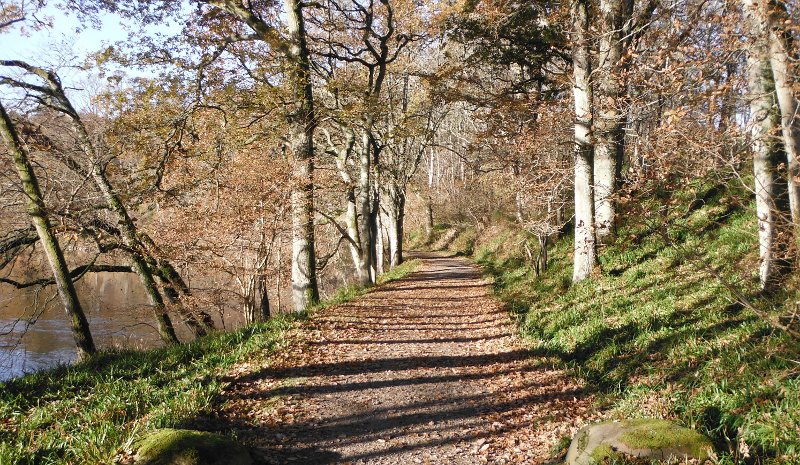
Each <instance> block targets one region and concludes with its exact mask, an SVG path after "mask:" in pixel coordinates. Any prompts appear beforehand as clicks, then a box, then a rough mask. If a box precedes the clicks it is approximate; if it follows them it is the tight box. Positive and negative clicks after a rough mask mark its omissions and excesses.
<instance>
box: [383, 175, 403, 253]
mask: <svg viewBox="0 0 800 465" xmlns="http://www.w3.org/2000/svg"><path fill="white" fill-rule="evenodd" d="M384 198H386V200H387V202H386V203H385V205H386V213H387V215H386V216H387V223H388V224H387V228H388V239H389V269H392V268H394V267H396V266H397V265H399V264H401V263H403V222H404V220H405V203H406V197H405V192H403V189H402V187H397V186H394V185H389V186H388V189H387V195H385V196H384Z"/></svg>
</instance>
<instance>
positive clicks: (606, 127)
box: [594, 0, 632, 243]
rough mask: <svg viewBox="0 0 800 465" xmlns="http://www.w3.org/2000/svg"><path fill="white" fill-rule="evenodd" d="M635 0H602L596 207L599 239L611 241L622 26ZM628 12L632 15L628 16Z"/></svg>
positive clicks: (619, 150)
mask: <svg viewBox="0 0 800 465" xmlns="http://www.w3.org/2000/svg"><path fill="white" fill-rule="evenodd" d="M629 5H632V2H631V1H627V2H626V1H625V0H600V17H599V19H600V32H601V35H600V43H599V50H598V51H599V54H598V55H599V56H598V69H597V76H598V77H597V82H596V84H597V85H596V91H595V94H594V103H596V104H597V108H598V118H597V120H596V121H595V132H594V136H595V140H594V208H595V237H596V239H597V242H599V243H604V242H608V240H609V239H611V238H612V237H613V235H614V225H615V222H616V203H615V201H614V196H615V194H616V189H617V177H618V173H619V168H620V165H621V162H622V152H623V141H624V137H622V136H623V124H624V117H623V112H622V111H621V109H620V104H621V103H622V102H621V96H622V92H623V88H624V82H623V77H622V73H621V61H622V52H623V43H624V41H623V37H622V29H623V24H624V22H625V21H626V20H627V19H629V16H630V14H629V13H628V9H629ZM626 16H628V17H626Z"/></svg>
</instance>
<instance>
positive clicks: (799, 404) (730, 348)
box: [439, 187, 800, 464]
mask: <svg viewBox="0 0 800 465" xmlns="http://www.w3.org/2000/svg"><path fill="white" fill-rule="evenodd" d="M703 197H705V198H704V201H702V202H698V200H697V199H698V198H703ZM737 197H738V199H739V201H738V202H737V200H736V199H737ZM670 202H671V203H672V206H673V208H671V209H670V211H671V212H673V213H670V214H668V215H666V216H664V215H659V214H654V215H652V216H650V215H646V214H645V215H644V216H642V217H631V216H628V218H629V220H628V221H627V223H626V224H625V225H623V226H622V227H621V228H620V230H619V234H618V237H619V239H618V240H617V241H616V243H615V244H612V245H610V246H608V247H605V248H604V249H602V250H601V256H600V259H601V264H602V270H603V271H602V273H600V274H599V275H598V276H597V277H596V278H593V279H590V280H587V281H585V282H583V283H581V284H578V285H572V284H571V276H572V265H571V254H572V250H571V248H572V238H571V237H564V238H562V239H560V240H559V241H557V243H555V244H554V246H553V247H552V249H551V251H550V267H549V269H548V271H547V272H545V273H544V274H543V275H542V276H539V277H537V276H535V273H534V271H533V269H532V267H531V266H530V265H529V263H528V262H527V261H526V259H525V254H524V253H523V250H524V249H523V247H522V244H523V241H526V240H528V241H530V243H531V244H532V245H531V248H532V249H534V250H535V248H536V246H535V245H533V244H535V240H534V239H530V238H527V237H526V236H525V234H523V233H522V232H521V231H520V230H519V229H518V228H515V227H514V226H513V225H512V224H513V223H512V221H511V220H510V219H504V218H495V220H496V221H495V222H494V223H493V226H489V227H486V228H484V229H482V230H481V231H480V232H476V230H475V228H472V227H466V228H464V227H462V228H460V233H459V234H458V235H457V236H453V235H452V233H451V235H450V237H448V238H447V239H448V241H449V242H450V244H449V245H448V247H449V249H450V250H452V251H455V252H459V253H461V254H464V255H468V256H471V257H473V258H474V259H475V260H476V261H477V262H478V263H480V264H481V265H482V266H483V267H484V269H485V270H486V272H487V273H488V274H490V275H492V276H493V277H494V279H495V288H496V291H497V293H498V294H499V296H500V297H501V298H502V299H503V300H504V301H505V302H506V303H507V305H508V307H509V309H510V311H511V312H512V314H513V315H514V316H515V318H516V319H517V322H518V325H519V329H520V333H521V334H522V335H523V337H524V339H525V340H526V342H527V343H528V344H529V345H530V347H531V348H532V350H533V351H534V352H535V353H538V354H544V355H548V356H555V357H556V358H557V359H558V360H560V361H561V363H562V364H563V365H564V366H566V367H569V368H570V369H571V370H572V372H573V373H575V374H576V375H577V376H579V377H581V378H583V379H585V380H586V381H587V385H588V386H594V387H597V389H598V390H599V391H600V393H601V399H603V405H601V406H600V407H601V408H605V409H609V410H610V411H611V414H612V416H615V417H618V418H623V417H629V418H630V417H659V418H672V419H677V420H679V421H680V422H681V423H683V424H685V425H688V426H691V427H695V428H697V429H699V430H701V431H702V432H704V433H706V434H708V435H709V436H710V437H711V438H712V439H713V440H714V441H715V443H716V446H717V450H718V452H719V453H720V455H721V462H720V463H736V461H737V460H738V461H740V462H739V463H765V464H779V463H780V464H788V463H795V464H797V463H800V341H798V340H797V339H793V338H792V337H790V336H789V335H787V334H786V333H785V332H783V331H781V330H780V329H777V328H776V327H774V325H770V324H769V323H768V322H767V319H768V318H767V316H768V317H771V318H778V317H779V316H785V315H787V314H790V313H792V309H790V308H787V307H786V306H784V305H783V303H784V302H797V301H798V294H797V291H796V290H797V289H798V277H797V276H796V275H795V276H790V277H789V282H788V283H787V285H786V288H787V289H794V291H792V292H786V293H783V294H781V295H776V296H773V297H772V298H765V297H761V296H759V295H757V293H755V292H753V291H752V290H748V289H752V288H753V287H754V284H755V281H756V278H755V272H756V270H757V266H758V265H757V263H758V257H757V242H756V237H755V232H756V224H755V223H756V222H755V216H754V214H753V213H752V207H751V206H750V205H748V204H749V203H750V202H751V200H750V198H749V197H748V196H747V194H746V193H745V192H738V193H735V192H726V193H724V194H723V193H720V192H716V190H714V191H709V190H707V189H706V190H704V189H703V188H701V187H697V188H696V189H691V188H689V189H686V190H685V191H684V192H680V193H676V194H674V196H673V198H672V199H671V200H670ZM657 206H658V202H656V201H655V200H654V201H653V204H652V208H651V209H649V211H657ZM662 211H663V210H662ZM648 216H650V217H648ZM664 222H666V224H667V226H666V227H665V228H662V227H660V225H662V224H663V223H664ZM439 230H440V234H441V235H442V236H444V235H445V234H446V233H445V232H444V231H443V228H439ZM715 275H716V276H715ZM723 280H724V282H727V283H728V285H726V284H724V282H723ZM739 292H740V293H741V297H745V298H746V300H747V302H748V303H749V304H751V305H753V306H754V308H755V309H756V310H757V312H756V311H753V310H752V309H749V308H748V307H747V305H743V304H742V302H741V301H740V300H741V299H737V298H736V297H735V294H736V293H739ZM795 305H796V304H795Z"/></svg>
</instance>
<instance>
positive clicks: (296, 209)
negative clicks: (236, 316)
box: [286, 0, 319, 312]
mask: <svg viewBox="0 0 800 465" xmlns="http://www.w3.org/2000/svg"><path fill="white" fill-rule="evenodd" d="M286 3H287V12H286V16H287V26H288V31H289V41H290V46H289V52H288V59H289V85H291V86H292V89H293V94H294V98H295V102H294V108H292V110H291V111H290V113H289V115H288V116H287V123H288V126H289V139H290V141H289V145H290V147H289V148H290V150H291V152H292V153H291V155H292V164H293V166H292V179H293V181H294V188H293V190H292V199H291V202H292V300H293V303H294V310H295V311H296V312H301V311H303V310H305V309H306V308H307V307H308V306H309V305H313V304H314V303H316V302H317V301H318V300H319V289H318V287H317V265H316V255H315V251H314V249H315V246H314V140H313V138H314V130H315V128H316V122H315V121H314V100H313V94H312V90H311V71H310V70H311V64H310V63H311V62H310V58H309V53H308V46H307V44H306V32H305V25H304V21H303V6H302V3H301V2H300V1H298V0H287V2H286Z"/></svg>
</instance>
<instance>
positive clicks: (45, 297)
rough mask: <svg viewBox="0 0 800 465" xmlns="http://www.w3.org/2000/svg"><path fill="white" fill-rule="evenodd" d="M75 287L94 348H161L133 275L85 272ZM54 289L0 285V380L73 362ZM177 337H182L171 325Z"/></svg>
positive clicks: (66, 326)
mask: <svg viewBox="0 0 800 465" xmlns="http://www.w3.org/2000/svg"><path fill="white" fill-rule="evenodd" d="M76 284H77V289H78V295H79V297H80V300H81V304H82V305H83V308H84V311H85V312H86V313H87V317H88V318H89V325H90V327H91V330H92V335H93V336H94V340H95V344H96V345H97V346H98V347H100V348H109V347H124V348H152V347H158V346H161V342H160V339H159V337H158V332H157V331H156V329H155V327H154V325H153V316H152V312H151V310H150V308H149V307H148V305H147V299H146V296H145V294H144V290H143V289H142V286H141V284H140V283H139V281H138V279H137V277H136V275H134V274H131V273H89V274H87V275H86V276H84V277H83V278H82V279H81V280H80V281H79V282H78V283H76ZM55 291H56V290H55V287H53V286H49V287H47V288H45V289H41V290H38V292H37V291H36V290H33V289H26V290H17V289H15V288H13V287H11V286H9V285H5V284H0V380H7V379H9V378H13V377H17V376H20V375H22V374H25V373H29V372H33V371H38V370H42V369H46V368H51V367H54V366H57V365H59V364H64V363H71V362H73V361H74V360H75V344H74V342H73V340H72V333H71V332H70V329H69V320H68V319H67V316H66V314H65V313H64V307H63V306H62V305H61V302H60V300H59V299H58V296H56V295H55ZM176 330H177V331H178V336H179V337H181V339H182V340H185V338H187V337H188V334H187V332H186V330H185V328H183V327H182V325H180V324H176Z"/></svg>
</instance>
